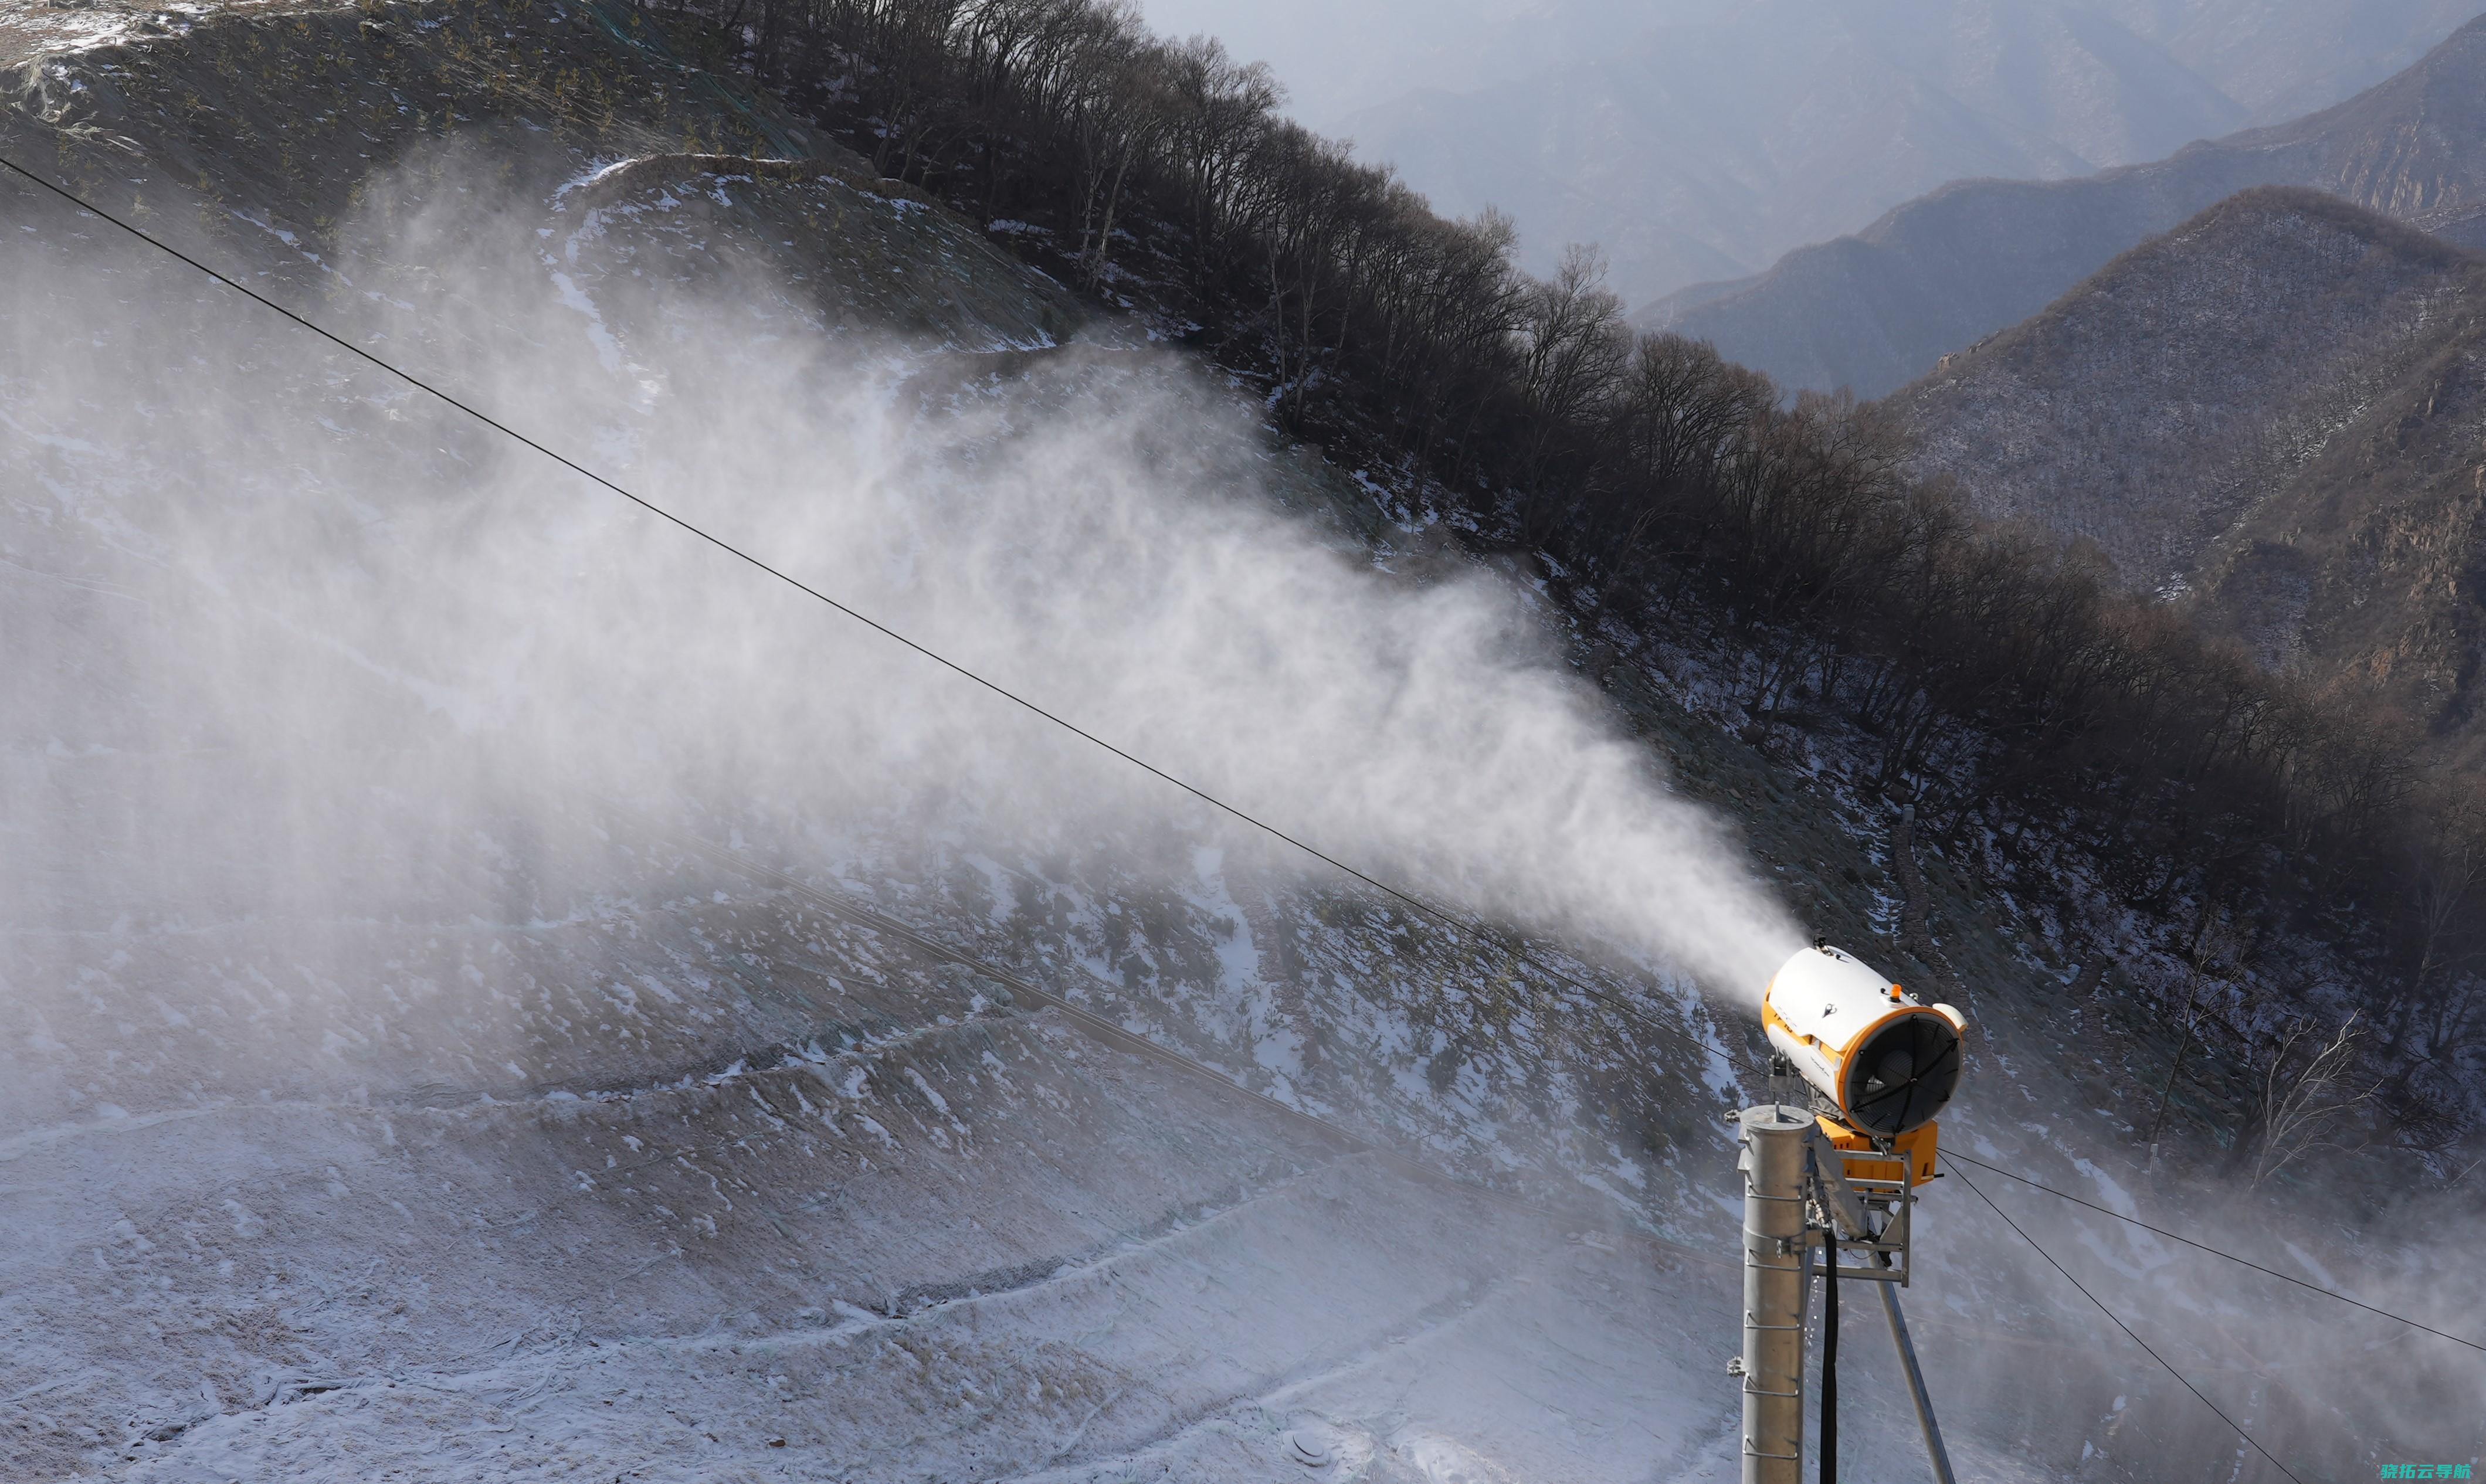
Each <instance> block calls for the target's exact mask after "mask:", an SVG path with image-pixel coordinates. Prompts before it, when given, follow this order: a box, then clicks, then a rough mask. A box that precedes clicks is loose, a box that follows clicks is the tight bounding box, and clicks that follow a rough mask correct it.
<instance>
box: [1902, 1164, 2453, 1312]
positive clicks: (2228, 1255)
mask: <svg viewBox="0 0 2486 1484" xmlns="http://www.w3.org/2000/svg"><path fill="white" fill-rule="evenodd" d="M1942 1157H1943V1158H1944V1159H1947V1160H1957V1161H1958V1162H1960V1163H1961V1164H1963V1165H1974V1166H1975V1167H1976V1168H1979V1169H1983V1170H1988V1171H1991V1172H1992V1173H1994V1174H1998V1175H2001V1176H2002V1177H2003V1178H2004V1179H2006V1180H2017V1181H2019V1182H2020V1183H2021V1184H2022V1185H2026V1186H2030V1187H2032V1188H2034V1189H2036V1190H2041V1191H2044V1192H2045V1193H2046V1194H2047V1195H2052V1196H2054V1197H2055V1198H2056V1199H2058V1200H2068V1201H2070V1202H2071V1203H2072V1204H2074V1205H2076V1206H2085V1207H2086V1208H2088V1209H2089V1210H2091V1211H2095V1212H2096V1213H2097V1214H2098V1215H2100V1216H2111V1217H2113V1218H2114V1219H2115V1220H2116V1221H2118V1222H2124V1223H2129V1224H2131V1225H2134V1226H2138V1227H2140V1228H2141V1230H2143V1231H2147V1232H2152V1233H2155V1234H2156V1235H2158V1236H2162V1237H2165V1238H2166V1239H2167V1240H2168V1241H2169V1242H2181V1243H2183V1244H2184V1245H2185V1246H2186V1247H2189V1248H2193V1249H2195V1250H2198V1251H2204V1252H2208V1253H2209V1254H2210V1255H2211V1256H2213V1257H2224V1258H2225V1259H2226V1260H2227V1261H2229V1262H2232V1263H2235V1264H2237V1265H2238V1266H2240V1267H2246V1268H2251V1269H2252V1270H2253V1271H2254V1272H2255V1273H2260V1274H2264V1275H2266V1276H2268V1277H2271V1278H2278V1279H2279V1280H2280V1281H2282V1282H2289V1283H2294V1284H2295V1285H2296V1286H2297V1287H2299V1288H2302V1289H2305V1290H2306V1291H2307V1292H2309V1293H2318V1294H2320V1295H2322V1297H2324V1298H2326V1299H2336V1300H2338V1301H2339V1302H2340V1303H2342V1304H2345V1305H2350V1306H2351V1307H2355V1308H2362V1309H2363V1310H2364V1311H2365V1312H2366V1313H2369V1314H2379V1315H2381V1316H2382V1317H2383V1318H2385V1319H2393V1320H2397V1321H2398V1322H2400V1323H2401V1324H2404V1325H2407V1326H2408V1327H2409V1328H2410V1329H2412V1330H2423V1331H2424V1332H2425V1333H2428V1334H2432V1335H2435V1336H2437V1337H2439V1338H2442V1339H2447V1340H2449V1341H2451V1342H2452V1343H2453V1344H2455V1345H2466V1346H2468V1347H2469V1348H2470V1349H2472V1350H2475V1351H2480V1352H2486V1345H2481V1344H2479V1343H2478V1342H2477V1341H2475V1340H2473V1339H2466V1338H2463V1337H2462V1336H2460V1335H2457V1334H2452V1333H2447V1332H2445V1331H2443V1330H2438V1329H2436V1328H2435V1327H2434V1326H2432V1325H2430V1324H2424V1323H2421V1322H2419V1321H2417V1320H2415V1319H2411V1318H2410V1317H2409V1316H2407V1315H2406V1314H2394V1313H2392V1312H2391V1311H2390V1310H2389V1309H2387V1308H2376V1307H2375V1306H2374V1305H2370V1304H2367V1303H2364V1302H2363V1301H2362V1300H2359V1299H2352V1298H2350V1297H2349V1296H2348V1295H2346V1294H2344V1293H2341V1292H2339V1291H2338V1290H2337V1289H2335V1288H2325V1287H2323V1286H2322V1285H2321V1284H2319V1283H2309V1282H2306V1280H2305V1279H2304V1278H2298V1277H2297V1276H2296V1275H2294V1274H2292V1273H2281V1272H2280V1271H2279V1269H2277V1268H2267V1267H2264V1266H2262V1265H2261V1264H2260V1263H2257V1262H2255V1261H2253V1260H2252V1259H2251V1258H2250V1257H2239V1256H2237V1255H2236V1254H2235V1253H2233V1252H2230V1251H2228V1250H2225V1249H2224V1248H2218V1247H2212V1246H2211V1245H2210V1244H2208V1243H2207V1242H2196V1241H2195V1240H2194V1239H2192V1238H2191V1237H2188V1236H2185V1235H2184V1234H2183V1233H2181V1232H2174V1231H2168V1229H2167V1228H2166V1227H2164V1226H2153V1225H2151V1224H2150V1223H2147V1222H2144V1221H2142V1220H2141V1218H2139V1217H2137V1216H2126V1215H2125V1214H2123V1213H2122V1212H2120V1211H2114V1210H2110V1209H2108V1208H2107V1207H2105V1206H2102V1205H2099V1204H2098V1203H2097V1202H2096V1201H2093V1200H2083V1199H2082V1198H2081V1197H2080V1196H2078V1195H2073V1194H2072V1193H2071V1192H2069V1191H2058V1190H2057V1189H2055V1188H2054V1187H2053V1186H2051V1185H2048V1184H2046V1183H2044V1182H2043V1181H2040V1180H2031V1179H2030V1178H2029V1177H2028V1176H2027V1175H2024V1174H2019V1173H2016V1172H2014V1171H2012V1170H2008V1169H2005V1168H2003V1167H2002V1166H2000V1165H1989V1164H1987V1163H1986V1162H1985V1161H1983V1160H1979V1159H1972V1158H1970V1157H1969V1156H1967V1155H1965V1154H1957V1153H1953V1152H1952V1151H1950V1150H1947V1149H1946V1150H1944V1151H1943V1154H1942ZM1961 1178H1962V1179H1965V1178H1967V1177H1966V1176H1964V1175H1963V1176H1961Z"/></svg>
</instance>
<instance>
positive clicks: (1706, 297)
mask: <svg viewBox="0 0 2486 1484" xmlns="http://www.w3.org/2000/svg"><path fill="white" fill-rule="evenodd" d="M2481 162H2486V17H2480V18H2479V19H2477V20H2472V21H2471V22H2470V23H2469V24H2468V25H2466V26H2464V27H2462V28H2461V29H2460V30H2459V31H2458V32H2456V33H2454V34H2453V35H2452V36H2451V37H2450V38H2449V39H2448V40H2446V41H2444V42H2443V43H2442V44H2441V45H2440V46H2437V47H2436V48H2435V49H2434V50H2433V51H2431V52H2429V53H2427V54H2426V56H2425V57H2424V58H2423V59H2422V60H2420V61H2418V62H2417V64H2416V65H2414V66H2412V67H2411V68H2409V69H2407V70H2406V71H2403V72H2401V73H2399V74H2398V75H2396V76H2393V77H2391V78H2389V79H2387V80H2386V81H2384V82H2381V83H2378V84H2376V85H2375V86H2374V87H2372V88H2369V89H2367V90H2366V91H2365V92H2363V93H2362V94H2360V95H2358V96H2355V97H2353V98H2350V99H2348V100H2347V101H2345V102H2343V103H2340V104H2338V105H2337V106H2335V107H2333V108H2329V109H2325V110H2323V111H2322V112H2320V113H2316V114H2313V115H2310V116H2308V117H2306V118H2304V119H2300V120H2297V121H2295V122H2293V123H2290V124H2278V125H2274V126H2271V127H2267V128H2258V129H2251V130H2248V131H2246V132H2243V133H2239V134H2232V135H2229V136H2227V137H2226V138H2224V139H2220V140H2217V141H2214V142H2210V143H2205V144H2197V145H2194V146H2192V147H2190V148H2188V149H2185V150H2182V151H2177V152H2176V153H2175V154H2174V155H2173V156H2171V157H2169V158H2168V159H2164V160H2160V161H2157V162H2156V163H2153V164H2147V165H2134V166H2128V167H2125V168H2122V169H2117V170H2110V171H2107V172H2104V173H2103V174H2099V175H2095V176H2090V177H2086V178H2084V179H2076V180H2062V181H2055V182H2034V181H2006V180H1962V181H1958V182H1955V183H1952V184H1949V185H1946V186H1944V187H1943V188H1941V189H1940V190H1937V191H1934V192H1932V193H1931V194H1929V195H1927V196H1925V197H1923V198H1922V199H1920V200H1917V201H1913V202H1910V203H1908V204H1907V205H1905V206H1898V207H1896V208H1894V209H1892V211H1891V212H1890V213H1889V214H1888V215H1886V216H1884V217H1883V218H1882V219H1881V220H1879V221H1877V222H1875V223H1873V224H1872V225H1871V226H1869V227H1867V228H1865V229H1864V231H1862V232H1860V233H1858V234H1855V235H1853V236H1845V237H1839V238H1837V239H1836V240H1833V241H1829V242H1823V243H1820V244H1818V245H1815V246H1811V247H1806V248H1801V249H1798V250H1797V251H1795V252H1792V253H1789V254H1788V255H1787V256H1786V257H1785V258H1784V259H1783V260H1782V261H1779V262H1778V263H1777V264H1776V265H1775V266H1773V267H1772V268H1771V269H1770V270H1769V271H1768V272H1767V273H1764V274H1761V275H1759V276H1758V277H1754V278H1749V279H1741V280H1736V281H1733V282H1726V283H1716V284H1706V285H1701V286H1699V287H1698V288H1694V289H1684V290H1682V291H1680V292H1678V293H1675V294H1673V295H1671V296H1669V297H1668V298H1666V299H1663V300H1661V301H1659V302H1658V303H1656V304H1653V305H1650V306H1648V307H1647V308H1645V309H1644V310H1643V311H1642V312H1641V313H1640V314H1639V315H1638V316H1637V318H1638V320H1639V322H1641V323H1642V324H1644V325H1646V326H1649V327H1652V328H1660V329H1669V330H1672V331H1675V332H1678V333H1680V334H1684V335H1688V336H1692V337H1694V338H1697V339H1702V340H1708V341H1711V342H1713V343H1715V344H1717V345H1718V347H1719V349H1720V351H1721V352H1722V353H1723V354H1725V355H1726V357H1727V358H1729V359H1730V360H1734V361H1738V362H1740V363H1742V364H1744V365H1747V366H1751V367H1754V368H1755V369H1756V370H1759V371H1766V372H1767V373H1769V375H1770V376H1772V377H1773V378H1774V379H1776V380H1777V381H1779V382H1780V383H1781V384H1782V385H1783V386H1786V387H1789V388H1818V389H1823V390H1832V389H1841V388H1843V389H1847V390H1850V391H1852V392H1854V393H1855V395H1857V396H1858V397H1864V398H1871V397H1880V396H1882V395H1884V394H1886V393H1888V392H1891V391H1893V390H1895V389H1896V388H1898V387H1899V386H1901V385H1903V384H1905V383H1906V382H1908V381H1910V380H1913V379H1914V378H1916V377H1917V376H1919V375H1921V374H1923V373H1924V372H1926V371H1930V370H1932V369H1933V366H1934V364H1935V362H1936V361H1937V360H1939V359H1940V358H1941V357H1942V356H1943V355H1944V354H1946V353H1947V352H1950V351H1955V350H1960V349H1964V348H1965V347H1967V346H1969V345H1970V344H1974V343H1975V342H1976V341H1978V340H1981V339H1982V338H1984V337H1985V336H1987V335H1991V334H1993V333H1995V332H1996V331H1999V330H2002V329H2003V328H2005V327H2006V326H2009V325H2012V324H2016V323H2018V322H2019V321H2020V320H2022V319H2025V318H2027V317H2029V316H2031V315H2034V314H2036V313H2037V312H2038V311H2039V310H2041V309H2043V308H2045V306H2046V305H2047V304H2048V303H2049V302H2051V301H2052V300H2053V299H2054V298H2055V297H2056V296H2057V295H2058V294H2061V293H2063V292H2064V291H2065V290H2067V289H2071V288H2072V287H2073V286H2074V285H2075V284H2078V283H2079V282H2081V281H2082V280H2083V279H2085V278H2086V277H2088V275H2090V274H2091V273H2093V272H2095V271H2097V270H2098V269H2099V268H2100V267H2103V266H2104V265H2105V264H2106V263H2107V261H2109V260H2110V259H2113V257H2115V256H2116V255H2117V254H2119V253H2122V252H2124V251H2125V250H2127V249H2129V248H2132V247H2134V246H2136V245H2138V244H2139V243H2140V242H2141V240H2142V239H2143V238H2145V237H2148V236H2151V235H2154V234H2158V233H2161V232H2166V231H2168V230H2169V229H2170V228H2173V227H2174V226H2176V225H2177V224H2179V223H2181V222H2183V221H2185V220H2187V219H2189V218H2191V217H2192V216H2194V215H2196V214H2197V213H2198V212H2200V211H2202V210H2205V209H2207V208H2208V207H2209V206H2213V205H2215V204H2217V203H2218V202H2220V201H2223V200H2224V199H2226V198H2227V197H2229V196H2231V195H2234V194H2235V193H2236V192H2238V191H2241V190H2244V189H2247V188H2249V187H2251V186H2255V185H2298V186H2306V187H2310V188H2313V189H2317V190H2322V191H2327V192H2330V193H2331V194H2333V195H2335V196H2338V197H2340V198H2341V199H2343V200H2346V201H2349V202H2352V203H2355V204H2356V205H2359V206H2365V207H2367V208H2368V209H2371V210H2375V211H2379V212H2381V213H2383V214H2384V215H2387V216H2389V217H2392V218H2394V219H2395V220H2398V221H2401V222H2404V223H2406V224H2408V225H2410V226H2413V227H2416V228H2417V229H2419V230H2421V231H2427V232H2439V233H2442V234H2445V235H2447V236H2451V237H2453V238H2455V239H2457V238H2460V237H2461V236H2462V234H2473V233H2475V232H2476V230H2477V226H2476V216H2475V213H2476V212H2477V210H2478V209H2479V208H2480V206H2481V205H2482V204H2486V163H2481Z"/></svg>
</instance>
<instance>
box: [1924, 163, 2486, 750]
mask: <svg viewBox="0 0 2486 1484" xmlns="http://www.w3.org/2000/svg"><path fill="white" fill-rule="evenodd" d="M1891 405H1892V407H1894V408H1895V409H1897V410H1899V411H1901V412H1902V413H1903V414H1904V416H1905V417H1906V419H1907V420H1908V422H1909V424H1910V425H1911V426H1912V427H1913V429H1914V432H1915V435H1916V438H1917V440H1918V448H1917V453H1916V454H1915V463H1916V469H1917V472H1918V473H1919V474H1920V475H1928V476H1931V475H1947V476H1950V477H1952V478H1954V479H1956V480H1957V481H1959V483H1960V485H1961V486H1962V487H1963V488H1964V489H1965V490H1966V491H1967V492H1968V494H1969V496H1970V498H1971V499H1972V500H1973V501H1974V502H1975V504H1976V505H1977V506H1978V507H1979V508H1981V509H1982V510H1983V511H1984V512H1985V513H1987V514H1989V515H1994V516H1998V517H2003V518H2016V519H2020V520H2025V521H2028V522H2031V523H2034V524H2038V525H2042V526H2044V527H2047V528H2049V529H2051V530H2052V531H2054V532H2056V533H2058V534H2059V535H2061V536H2070V537H2075V538H2085V539H2086V540H2089V541H2093V542H2095V543H2096V545H2097V546H2098V548H2100V549H2102V550H2103V551H2104V552H2105V553H2106V554H2107V556H2108V557H2110V558H2111V559H2112V560H2113V563H2115V566H2116V568H2117V570H2118V575H2119V576H2120V578H2121V579H2122V581H2123V582H2124V583H2125V584H2127V585H2128V586H2131V587H2135V588H2141V589H2145V590H2157V591H2166V592H2168V593H2169V594H2170V595H2174V594H2179V593H2180V594H2184V595H2185V601H2186V602H2187V603H2189V604H2190V605H2192V606H2194V607H2195V608H2196V609H2197V610H2198V611H2199V612H2200V613H2201V614H2202V616H2203V617H2204V618H2207V619H2208V620H2209V621H2211V622H2212V623H2214V624H2216V625H2219V626H2222V627H2224V628H2226V629H2227V630H2229V631H2231V632H2232V633H2234V634H2235V635H2236V637H2237V638H2239V639H2240V640H2242V641H2243V642H2244V643H2245V644H2247V645H2248V646H2250V647H2251V650H2252V651H2253V652H2254V654H2255V655H2256V656H2257V657H2258V658H2259V659H2260V660H2261V662H2262V663H2263V664H2264V665H2265V666H2267V667H2269V668H2272V669H2277V670H2295V671H2299V672H2301V673H2306V674H2307V675H2309V676H2311V677H2312V678H2315V679H2317V680H2320V681H2323V682H2325V683H2331V684H2339V685H2349V686H2357V687H2371V688H2373V689H2374V690H2375V691H2376V692H2377V694H2378V695H2379V696H2380V697H2381V698H2382V699H2384V700H2385V701H2389V702H2390V703H2392V704H2395V705H2397V706H2399V707H2402V708H2404V709H2406V710H2407V711H2409V712H2410V713H2412V714H2414V715H2416V716H2418V717H2420V718H2422V719H2424V720H2425V721H2426V722H2427V723H2428V724H2429V725H2431V726H2434V727H2435V728H2438V729H2440V730H2441V731H2443V732H2444V733H2445V735H2446V738H2447V746H2448V747H2449V748H2450V750H2451V751H2452V752H2453V753H2454V754H2456V755H2460V756H2470V757H2472V760H2474V759H2475V758H2479V757H2486V707H2481V699H2486V673H2480V671H2481V662H2486V591H2481V585H2486V256H2481V255H2479V254H2476V253H2472V252H2470V251H2467V250H2464V249H2461V248H2457V247H2454V246H2452V245H2450V244H2448V243H2445V242H2444V241H2442V240H2440V239H2439V238H2436V237H2432V236H2428V235H2426V234H2421V233H2418V232H2416V231H2414V230H2412V229H2410V228H2408V227H2406V226H2403V225H2401V224H2400V223H2397V222H2394V221H2391V220H2389V219H2388V218H2386V217H2383V216H2381V215H2378V214H2376V213H2374V212H2370V211H2366V210H2363V209H2362V208H2360V207H2357V206H2350V205H2348V204H2347V203H2345V202H2342V201H2340V200H2339V199H2338V198H2336V197H2334V196H2330V195H2326V194H2323V193H2320V192H2316V191H2310V190H2304V189H2294V188H2278V187H2264V188H2260V189H2256V190H2251V191H2248V192H2245V193H2242V194H2240V195H2238V196H2235V197H2233V198H2231V199H2230V200H2228V201H2226V202H2224V203H2222V204H2221V205H2219V206H2215V207H2213V208H2212V209H2211V210H2209V211H2207V212H2205V213H2203V214H2202V215H2200V216H2198V217H2196V218H2195V219H2194V220H2192V221H2190V222H2187V223H2185V224H2184V225H2182V226H2181V227H2179V228H2178V229H2177V230H2176V231H2174V232H2171V233H2168V234H2165V235H2163V236H2160V237H2157V238H2154V239H2152V240H2151V241H2149V242H2147V243H2145V244H2144V245H2142V246H2141V247H2140V248H2138V249H2136V250H2134V251H2132V252H2130V253H2127V254H2125V255H2123V256H2122V257H2120V258H2117V259H2116V260H2115V261H2113V262H2112V263H2110V264H2109V265H2108V266H2107V267H2106V268H2105V269H2104V270H2103V271H2101V272H2100V273H2098V274H2097V275H2096V276H2094V277H2093V278H2091V279H2089V280H2088V281H2087V282H2085V283H2084V284H2082V285H2081V286H2080V287H2079V288H2077V289H2074V290H2073V291H2072V292H2071V293H2069V294H2066V295H2064V296H2063V297H2062V298H2061V299H2060V300H2058V301H2057V302H2056V303H2055V304H2054V305H2052V306H2050V307H2049V308H2048V309H2047V310H2046V311H2045V312H2044V313H2043V314H2041V315H2039V316H2036V317H2034V318H2032V319H2030V320H2029V321H2028V322H2026V323H2024V324H2021V325H2018V326H2016V327H2014V328H2013V329H2011V330H2009V331H2006V332H2005V333H2003V334H2002V335H2000V336H1997V337H1995V338H1994V339H1993V340H1991V341H1990V342H1988V343H1987V344H1984V345H1982V346H1980V347H1978V348H1977V349H1975V350H1974V351H1970V352H1967V353H1965V354H1961V355H1957V356H1953V357H1950V358H1948V360H1947V364H1946V365H1944V366H1943V367H1942V369H1941V370H1939V371H1937V372H1935V373H1934V374H1933V375H1930V376H1928V377H1926V378H1924V379H1923V380H1921V381H1920V382H1918V383H1917V384H1915V385H1914V386H1911V387H1909V388H1907V389H1905V390H1904V391H1902V392H1900V393H1899V394H1897V395H1896V396H1895V397H1893V398H1891Z"/></svg>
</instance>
